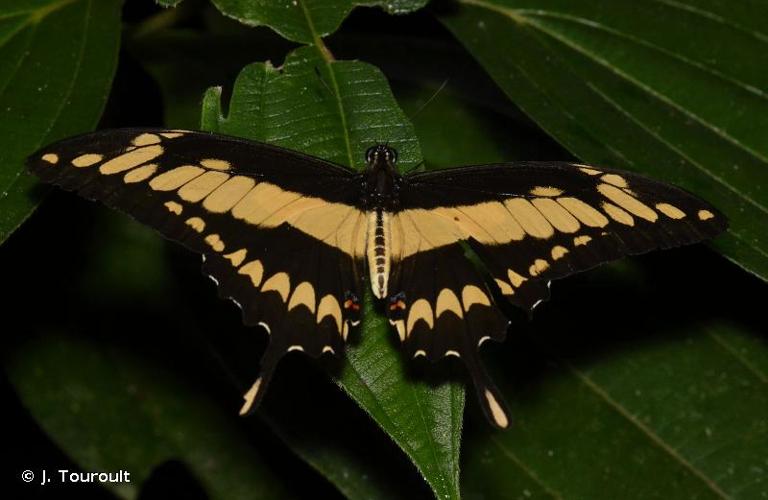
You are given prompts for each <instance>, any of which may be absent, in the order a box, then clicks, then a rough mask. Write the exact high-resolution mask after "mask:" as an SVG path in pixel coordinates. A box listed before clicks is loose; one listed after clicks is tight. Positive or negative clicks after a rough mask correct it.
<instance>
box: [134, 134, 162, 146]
mask: <svg viewBox="0 0 768 500" xmlns="http://www.w3.org/2000/svg"><path fill="white" fill-rule="evenodd" d="M159 142H160V137H159V136H157V135H155V134H141V135H139V136H137V137H136V138H135V139H134V140H133V141H131V143H132V144H133V145H134V146H149V145H150V144H157V143H159Z"/></svg>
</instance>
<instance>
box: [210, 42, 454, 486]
mask: <svg viewBox="0 0 768 500" xmlns="http://www.w3.org/2000/svg"><path fill="white" fill-rule="evenodd" d="M221 92H222V91H221V89H220V88H214V89H210V90H209V91H208V92H207V93H206V96H205V99H204V102H203V118H202V126H203V128H204V129H206V130H210V131H214V132H221V133H226V134H231V135H237V136H241V137H247V138H250V139H255V140H259V141H264V142H269V143H273V144H278V145H281V146H285V147H288V148H290V149H294V150H299V151H303V152H305V153H309V154H312V155H314V156H318V157H321V158H325V159H327V160H331V161H335V162H337V163H341V164H343V165H348V166H353V167H357V168H361V167H362V166H363V164H364V156H365V155H364V153H365V150H366V149H367V148H368V147H370V146H371V145H372V144H375V143H377V142H384V141H388V142H389V144H391V145H392V146H393V147H395V148H397V150H398V151H399V153H400V156H399V158H400V160H399V165H400V168H401V169H408V168H410V167H412V166H414V165H416V164H417V163H419V161H420V160H421V154H420V152H419V146H418V142H417V141H416V139H415V137H414V132H413V128H412V126H411V125H410V124H409V123H408V122H407V120H406V118H405V116H404V115H403V113H402V111H400V109H399V108H398V107H397V104H396V102H395V100H394V99H393V97H392V95H391V93H390V91H389V87H388V86H387V82H386V80H385V79H384V77H383V76H382V74H381V73H380V72H379V71H378V70H376V69H375V68H374V67H372V66H369V65H367V64H364V63H360V62H351V61H329V60H327V59H324V58H323V57H322V53H321V52H320V51H318V50H316V49H315V48H314V47H304V48H300V49H298V50H296V51H295V52H293V53H291V54H290V55H289V56H288V57H287V58H286V61H285V64H284V66H283V67H282V69H276V68H273V67H272V66H271V65H269V64H268V63H267V64H261V63H258V64H253V65H251V66H248V67H246V68H245V69H244V70H243V72H242V73H241V74H240V76H239V77H238V79H237V82H236V83H235V87H234V90H233V93H232V99H231V101H230V104H229V110H228V113H227V115H226V116H224V114H223V112H222V109H221V102H220V98H221ZM364 318H365V319H364V320H363V325H362V327H361V328H360V332H359V335H358V339H357V340H356V341H355V342H353V345H351V346H350V347H349V349H347V352H346V362H345V364H344V368H343V371H342V373H341V376H340V378H339V383H340V385H341V386H342V388H343V389H344V390H345V391H347V392H348V393H349V394H350V395H351V396H352V397H353V398H354V399H355V400H356V401H357V402H358V404H360V406H361V407H362V408H363V409H364V410H365V411H367V412H368V413H369V414H370V415H371V417H372V418H373V419H374V420H375V421H376V422H377V423H378V425H379V426H381V428H382V429H383V430H384V431H385V432H387V433H388V434H389V435H390V437H392V439H393V440H394V441H395V442H396V443H397V445H398V446H400V447H401V448H402V449H403V451H405V452H406V453H407V455H408V456H409V457H410V458H411V460H412V461H413V462H414V464H416V467H417V468H418V469H419V471H420V472H421V474H422V475H423V476H424V478H425V479H426V480H427V482H428V483H429V484H430V486H431V487H432V489H433V491H434V492H435V494H436V495H437V496H438V497H439V498H457V497H458V455H459V445H460V436H461V423H462V413H463V408H464V390H463V386H462V385H461V384H460V383H457V382H450V383H443V384H440V385H437V386H435V384H434V383H430V382H429V381H426V380H424V379H423V378H412V377H410V376H408V375H407V374H406V370H405V368H404V364H403V363H404V360H403V359H402V356H401V354H400V352H399V350H398V349H397V348H396V346H395V345H394V344H395V342H394V341H393V338H394V335H393V333H392V332H391V331H390V328H389V325H388V324H387V321H386V320H385V319H384V318H383V317H381V316H380V315H378V314H377V313H376V312H375V309H374V307H373V304H372V301H371V299H370V298H368V299H367V300H366V307H365V314H364ZM442 380H443V381H444V380H445V379H444V378H443V379H442Z"/></svg>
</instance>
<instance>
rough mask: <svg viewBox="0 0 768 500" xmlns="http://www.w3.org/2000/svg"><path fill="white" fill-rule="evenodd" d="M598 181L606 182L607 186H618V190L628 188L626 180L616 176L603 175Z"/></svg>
mask: <svg viewBox="0 0 768 500" xmlns="http://www.w3.org/2000/svg"><path fill="white" fill-rule="evenodd" d="M600 180H601V181H603V182H607V183H608V184H613V185H614V186H618V187H620V188H625V187H628V186H629V185H628V184H627V180H626V179H625V178H624V177H622V176H620V175H617V174H605V175H604V176H602V177H600Z"/></svg>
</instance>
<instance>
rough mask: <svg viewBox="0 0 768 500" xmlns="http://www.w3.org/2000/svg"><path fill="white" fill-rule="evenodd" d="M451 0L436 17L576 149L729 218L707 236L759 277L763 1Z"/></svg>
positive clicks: (766, 163)
mask: <svg viewBox="0 0 768 500" xmlns="http://www.w3.org/2000/svg"><path fill="white" fill-rule="evenodd" d="M727 5H728V6H726V4H725V3H720V2H711V1H708V0H697V1H694V0H690V1H688V2H666V1H664V2H661V1H659V2H637V1H634V0H615V1H610V2H607V1H606V2H572V1H569V0H548V1H544V0H459V2H458V3H456V4H452V6H451V7H450V8H446V9H445V10H443V11H441V12H440V13H439V18H440V20H441V21H442V22H443V23H444V24H445V25H446V26H447V27H448V28H449V29H450V30H451V31H452V32H453V33H454V35H455V36H456V37H457V38H458V39H459V40H460V41H461V42H462V43H463V44H464V45H465V46H466V47H467V48H468V49H469V51H470V52H471V53H472V54H473V55H474V56H475V57H476V58H477V59H478V60H479V61H480V63H481V64H482V65H483V66H484V68H485V69H486V70H487V71H488V72H489V74H490V75H491V76H492V77H493V78H494V79H495V80H496V82H497V83H498V84H499V85H500V86H501V88H502V89H503V90H504V91H505V92H506V93H507V94H508V95H509V96H510V98H512V99H513V100H514V101H515V103H517V104H518V105H519V106H520V107H521V108H523V109H524V110H525V111H526V112H527V113H528V114H529V115H530V116H531V117H533V118H534V120H536V121H537V122H538V123H539V124H540V125H541V126H542V127H543V128H544V129H545V130H547V131H548V132H549V133H550V134H552V135H553V136H554V137H555V138H556V139H557V140H559V141H560V142H561V143H562V144H564V145H565V146H566V147H567V148H568V149H570V150H571V151H573V152H574V154H576V155H577V156H579V157H580V158H582V159H583V160H584V161H587V162H590V163H596V164H607V165H616V166H619V167H623V168H628V169H632V170H637V171H642V172H645V173H648V174H651V175H653V176H655V177H658V178H661V179H665V180H668V181H672V182H675V183H677V184H680V185H682V186H684V187H686V188H688V189H690V190H691V191H693V192H695V193H697V194H699V195H701V196H702V197H704V198H706V199H707V200H708V201H710V202H712V203H713V204H714V205H716V206H717V207H719V208H720V209H722V210H723V211H724V212H725V213H726V214H727V216H728V218H729V219H730V221H731V228H730V230H729V232H728V234H727V235H725V236H723V237H720V238H718V239H717V241H716V242H715V243H714V245H715V247H716V248H717V249H719V250H720V251H721V252H722V253H724V254H725V255H726V256H728V257H729V258H730V259H732V260H734V261H735V262H737V263H738V264H739V265H741V266H743V267H744V268H746V269H748V270H749V271H751V272H753V273H755V274H757V275H758V276H760V277H762V278H763V279H768V232H767V231H765V228H766V227H768V191H766V190H765V189H764V188H765V186H766V185H767V184H768V142H766V141H765V134H766V130H768V99H767V98H766V96H767V95H768V73H766V72H765V71H764V68H765V67H766V66H767V65H768V35H766V32H765V31H764V26H762V25H760V24H756V23H755V20H756V19H765V18H766V16H768V5H766V4H765V3H758V2H749V3H748V4H743V5H740V6H739V7H738V8H731V6H730V4H727Z"/></svg>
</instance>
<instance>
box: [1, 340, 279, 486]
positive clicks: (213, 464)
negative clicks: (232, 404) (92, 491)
mask: <svg viewBox="0 0 768 500" xmlns="http://www.w3.org/2000/svg"><path fill="white" fill-rule="evenodd" d="M147 358H148V356H147V355H146V353H145V354H144V355H141V356H137V355H136V354H132V353H130V352H129V350H128V349H126V348H125V347H124V346H122V347H121V346H118V345H114V344H113V343H111V342H98V341H94V340H92V339H90V340H87V339H84V338H78V337H76V336H72V335H57V334H55V333H52V332H48V333H47V334H46V335H45V336H44V337H41V338H40V339H38V340H34V341H30V342H27V343H25V344H24V345H23V346H22V347H21V348H19V349H17V350H16V351H15V352H14V353H13V357H12V358H11V360H10V361H9V362H7V363H6V369H7V370H8V373H9V375H10V377H11V381H12V382H13V384H14V386H15V387H16V390H17V391H18V393H19V394H20V396H21V397H22V400H23V402H24V404H25V405H26V406H27V407H28V408H29V410H30V411H31V412H32V413H33V414H34V415H35V417H36V418H37V420H38V422H39V423H40V424H41V425H42V426H43V428H44V429H45V431H46V432H47V433H48V434H49V435H50V436H52V437H53V438H54V439H55V441H56V442H57V444H58V445H59V446H61V447H62V448H63V449H64V450H66V451H67V453H68V454H69V455H70V456H71V457H72V458H73V459H74V460H75V461H76V462H77V463H78V464H80V466H81V467H83V469H84V470H86V471H91V470H106V471H119V470H126V471H128V472H130V474H131V482H130V483H107V484H105V486H107V487H109V488H110V489H112V490H113V491H114V492H115V493H116V494H118V495H119V496H120V497H122V498H137V497H138V495H139V492H140V491H141V490H140V488H141V487H142V486H143V485H144V483H145V482H146V480H147V479H148V478H149V477H150V475H151V473H152V471H153V469H154V468H155V467H157V466H159V465H161V464H163V463H166V462H168V461H170V460H181V461H182V462H183V463H184V464H185V465H186V466H187V467H188V468H189V470H190V471H191V472H192V474H193V476H194V478H195V479H196V480H197V481H198V482H199V483H200V485H201V486H202V487H203V488H204V489H205V491H206V492H207V494H208V495H209V496H210V498H220V499H238V498H264V499H268V498H285V493H286V492H285V490H284V489H283V487H282V485H281V484H282V483H281V482H279V481H278V480H277V478H275V477H274V473H272V472H270V470H269V467H268V466H267V465H266V462H265V458H264V457H262V456H261V454H260V453H259V452H258V451H257V449H256V448H254V447H253V445H252V444H250V443H249V442H248V441H247V440H244V439H243V436H242V432H241V431H240V429H239V428H238V423H239V422H238V421H237V417H236V416H235V415H231V414H227V412H226V411H224V410H223V409H221V408H220V407H217V406H216V405H215V404H214V403H213V402H212V401H211V399H210V398H209V397H206V396H203V395H201V394H200V391H199V390H198V389H199V388H198V387H195V386H193V385H192V384H191V382H190V381H189V379H186V380H182V379H180V378H179V377H177V376H175V375H173V374H172V373H170V372H169V371H168V370H167V369H165V368H164V367H162V365H160V366H158V365H157V364H154V363H152V362H149V361H148V359H147Z"/></svg>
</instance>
